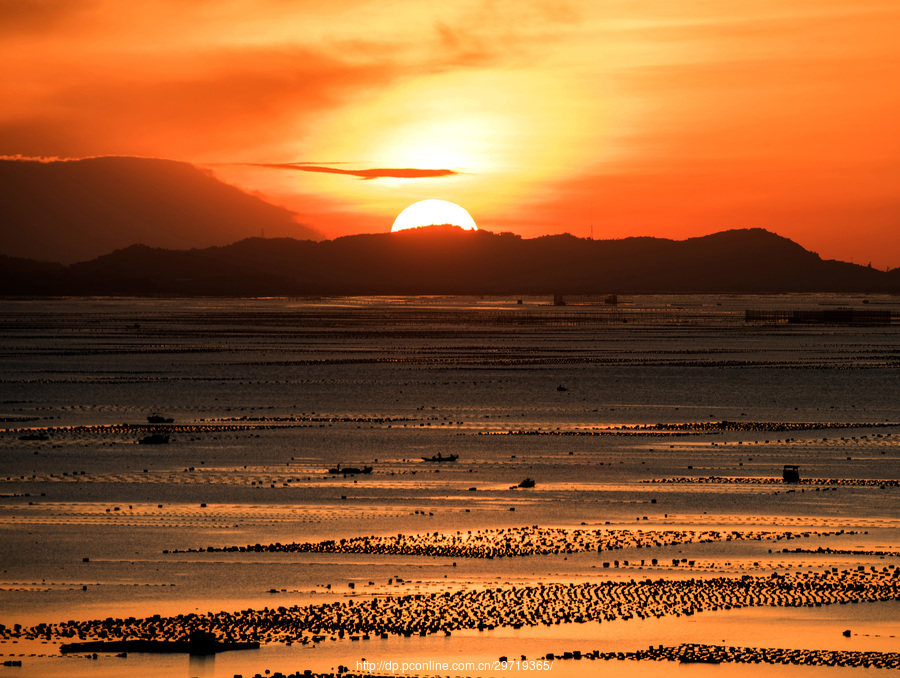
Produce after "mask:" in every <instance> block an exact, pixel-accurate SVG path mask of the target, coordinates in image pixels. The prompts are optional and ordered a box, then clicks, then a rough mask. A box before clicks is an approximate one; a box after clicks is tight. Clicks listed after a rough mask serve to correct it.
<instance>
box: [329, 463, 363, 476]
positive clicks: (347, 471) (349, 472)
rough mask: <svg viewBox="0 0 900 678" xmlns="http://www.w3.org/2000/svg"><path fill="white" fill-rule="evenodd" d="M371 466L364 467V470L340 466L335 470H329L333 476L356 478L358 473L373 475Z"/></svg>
mask: <svg viewBox="0 0 900 678" xmlns="http://www.w3.org/2000/svg"><path fill="white" fill-rule="evenodd" d="M371 472H372V467H371V466H363V467H362V468H356V467H355V466H345V467H344V468H341V465H340V464H338V465H337V466H335V467H334V468H330V469H328V473H330V474H331V475H345V476H355V475H356V474H358V473H371Z"/></svg>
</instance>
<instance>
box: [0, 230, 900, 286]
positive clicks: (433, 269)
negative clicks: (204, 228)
mask: <svg viewBox="0 0 900 678" xmlns="http://www.w3.org/2000/svg"><path fill="white" fill-rule="evenodd" d="M0 264H3V266H2V274H0V293H2V294H7V295H9V294H26V295H27V294H98V295H116V294H122V295H131V294H135V295H226V296H268V295H301V296H302V295H347V294H609V293H623V294H627V293H632V294H633V293H649V292H751V293H753V292H756V293H780V292H860V293H868V292H892V293H900V275H898V271H891V272H889V273H886V272H884V271H879V270H876V269H872V268H868V267H864V266H859V265H855V264H848V263H844V262H839V261H823V260H822V259H820V258H819V257H818V255H816V254H814V253H812V252H808V251H807V250H805V249H803V248H802V247H801V246H800V245H798V244H796V243H794V242H792V241H790V240H788V239H786V238H783V237H781V236H778V235H776V234H774V233H770V232H768V231H765V230H762V229H749V230H732V231H724V232H722V233H716V234H713V235H709V236H704V237H700V238H690V239H688V240H682V241H676V240H667V239H662V238H625V239H623V240H598V241H594V240H586V239H582V238H575V237H573V236H570V235H556V236H545V237H541V238H534V239H522V238H520V237H518V236H515V235H512V234H499V235H498V234H494V233H490V232H488V231H463V230H462V229H459V228H456V227H451V226H432V227H428V228H423V229H415V230H408V231H401V232H399V233H382V234H372V235H355V236H347V237H344V238H338V239H336V240H328V241H322V242H315V241H310V240H294V239H290V238H272V239H263V238H249V239H246V240H242V241H240V242H236V243H234V244H231V245H225V246H222V247H208V248H205V249H192V250H167V249H160V248H150V247H146V246H142V245H133V246H130V247H127V248H124V249H120V250H117V251H115V252H112V253H110V254H107V255H104V256H102V257H99V258H97V259H93V260H91V261H87V262H82V263H77V264H73V265H70V266H68V267H64V266H60V265H54V264H43V263H38V262H25V261H22V260H13V259H9V258H7V259H6V261H5V262H2V261H0Z"/></svg>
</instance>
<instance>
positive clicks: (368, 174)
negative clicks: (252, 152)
mask: <svg viewBox="0 0 900 678" xmlns="http://www.w3.org/2000/svg"><path fill="white" fill-rule="evenodd" d="M242 164H244V165H245V166H247V167H266V168H269V169H277V170H296V171H298V172H320V173H322V174H344V175H347V176H351V177H359V178H360V179H366V180H369V179H434V178H437V177H452V176H456V175H458V174H460V173H459V172H457V171H456V170H451V169H418V168H414V167H378V168H374V169H360V170H351V169H340V168H338V167H326V166H325V165H311V164H307V163H302V162H280V163H275V162H273V163H254V162H250V163H242Z"/></svg>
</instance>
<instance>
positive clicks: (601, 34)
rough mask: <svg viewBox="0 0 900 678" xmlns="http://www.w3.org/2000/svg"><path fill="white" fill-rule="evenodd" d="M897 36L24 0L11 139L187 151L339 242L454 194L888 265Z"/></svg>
mask: <svg viewBox="0 0 900 678" xmlns="http://www.w3.org/2000/svg"><path fill="white" fill-rule="evenodd" d="M898 35H900V4H898V3H897V2H896V0H883V1H880V0H852V1H851V0H842V1H837V0H752V1H750V0H730V1H729V2H720V1H718V0H716V1H713V0H692V1H691V2H684V3H676V2H672V1H671V0H628V1H627V2H626V1H625V0H607V1H604V2H589V1H586V0H585V1H583V2H568V3H567V2H565V1H564V0H539V1H534V2H531V1H529V0H508V1H507V0H482V1H477V2H452V1H451V2H444V3H425V2H419V1H418V0H399V1H395V2H387V1H386V0H381V1H379V2H374V1H373V2H369V1H365V2H364V1H361V0H359V1H356V0H340V1H339V2H322V0H196V1H185V0H142V2H134V3H132V2H122V1H121V0H16V1H15V2H5V3H2V4H0V63H3V64H4V68H3V76H2V83H3V105H2V106H0V155H5V156H12V155H17V154H21V155H22V156H26V157H65V158H77V157H85V156H96V155H138V156H148V157H161V158H171V159H175V160H185V161H188V162H193V163H196V164H199V165H203V166H206V167H209V168H210V169H211V170H212V171H214V172H215V174H216V175H217V176H218V177H220V178H221V179H223V180H225V181H228V182H230V183H234V184H236V185H239V186H241V187H242V188H244V189H247V190H249V191H252V192H256V193H260V194H262V195H263V196H265V197H266V198H267V199H269V200H271V201H272V202H275V203H277V204H281V205H284V206H287V207H289V208H290V209H292V210H294V211H296V212H297V214H298V219H299V220H300V221H302V222H303V223H305V224H308V225H310V226H313V227H314V228H316V229H318V230H319V231H320V232H321V233H322V234H323V235H324V236H326V237H335V236H339V235H345V234H350V233H360V232H379V231H389V230H390V228H391V224H392V223H393V220H394V218H395V217H396V215H397V214H398V213H399V212H400V211H401V210H402V209H403V208H404V207H406V206H407V205H409V204H410V203H412V202H414V201H416V200H421V199H424V198H441V199H445V200H451V201H454V202H457V203H459V204H461V205H462V206H464V207H465V208H466V209H468V210H469V212H470V213H471V214H472V216H473V217H474V218H475V220H476V222H477V223H478V225H479V226H480V227H481V228H486V229H488V230H492V231H495V232H500V231H513V232H515V233H519V234H521V235H523V236H525V237H533V236H536V235H541V234H545V233H562V232H569V233H572V234H574V235H577V236H588V235H589V234H590V233H591V227H592V225H593V233H594V236H595V237H596V238H598V239H599V238H620V237H627V236H631V235H653V236H662V237H672V238H684V237H690V236H695V235H704V234H707V233H712V232H715V231H719V230H724V229H727V228H744V227H756V226H759V227H763V228H767V229H769V230H771V231H774V232H776V233H779V234H781V235H784V236H786V237H789V238H792V239H794V240H796V241H797V242H799V243H800V244H802V245H803V246H805V247H807V248H808V249H811V250H813V251H815V252H818V253H819V254H820V255H821V256H823V257H824V258H837V259H843V260H853V261H854V262H856V263H868V262H872V264H873V265H874V266H876V267H878V268H887V267H896V266H900V125H898V120H900V86H898V82H900V81H898V75H897V74H898V73H900V39H898V37H897V36H898ZM289 163H308V164H309V165H311V166H312V167H311V168H310V169H312V170H313V171H300V170H298V169H296V168H290V167H278V165H281V164H289ZM316 168H319V169H321V168H325V169H332V170H333V169H340V170H347V171H345V172H339V173H335V172H323V171H318V170H317V169H316ZM407 169H415V170H445V171H444V172H424V173H422V172H419V173H418V174H420V175H423V174H424V176H416V177H413V178H407V177H404V176H403V175H404V174H407V175H409V173H404V172H402V171H399V170H407ZM353 172H359V174H353Z"/></svg>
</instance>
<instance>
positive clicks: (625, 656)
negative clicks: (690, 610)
mask: <svg viewBox="0 0 900 678" xmlns="http://www.w3.org/2000/svg"><path fill="white" fill-rule="evenodd" d="M546 659H547V660H551V661H552V660H556V659H601V660H632V661H635V660H637V661H641V660H652V661H677V662H682V663H685V664H731V663H733V664H793V665H795V666H843V667H847V666H855V667H865V668H879V669H898V668H900V652H864V651H852V650H797V649H787V648H771V647H766V648H760V647H733V646H725V645H695V644H685V645H679V646H675V647H663V646H662V645H660V646H658V647H655V648H654V647H650V648H648V649H646V650H638V651H636V652H599V651H597V650H594V651H590V652H581V651H578V650H575V651H571V652H565V653H563V654H547V655H546Z"/></svg>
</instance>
